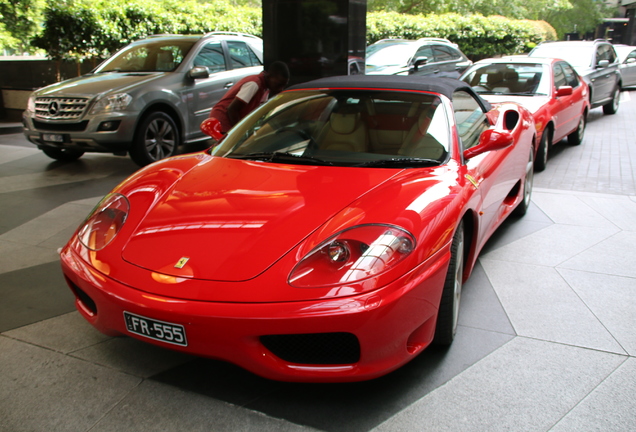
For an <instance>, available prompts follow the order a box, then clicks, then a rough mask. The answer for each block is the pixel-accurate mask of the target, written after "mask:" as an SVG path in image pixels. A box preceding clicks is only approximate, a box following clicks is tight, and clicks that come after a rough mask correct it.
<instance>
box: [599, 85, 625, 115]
mask: <svg viewBox="0 0 636 432" xmlns="http://www.w3.org/2000/svg"><path fill="white" fill-rule="evenodd" d="M620 100H621V86H620V85H618V84H616V87H615V88H614V95H613V96H612V100H611V101H610V102H609V103H607V104H605V105H603V113H604V114H616V111H618V105H619V103H620Z"/></svg>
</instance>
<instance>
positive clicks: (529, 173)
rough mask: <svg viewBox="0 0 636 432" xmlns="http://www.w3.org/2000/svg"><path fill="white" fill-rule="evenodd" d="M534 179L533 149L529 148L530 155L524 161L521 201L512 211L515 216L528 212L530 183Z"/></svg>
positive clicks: (530, 194) (530, 192) (530, 193)
mask: <svg viewBox="0 0 636 432" xmlns="http://www.w3.org/2000/svg"><path fill="white" fill-rule="evenodd" d="M533 181H534V149H532V148H531V149H530V157H529V158H528V163H526V176H525V180H524V182H523V195H522V198H521V202H520V203H519V205H517V207H516V208H515V209H514V210H513V211H512V214H513V215H515V216H523V215H525V214H526V213H527V212H528V207H530V198H531V197H532V183H533Z"/></svg>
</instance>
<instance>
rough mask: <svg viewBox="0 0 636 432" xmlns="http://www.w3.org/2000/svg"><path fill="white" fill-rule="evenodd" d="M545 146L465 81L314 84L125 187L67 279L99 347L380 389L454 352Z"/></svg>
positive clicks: (511, 110)
mask: <svg viewBox="0 0 636 432" xmlns="http://www.w3.org/2000/svg"><path fill="white" fill-rule="evenodd" d="M535 139H536V136H535V128H534V123H533V121H532V115H531V114H530V112H528V111H527V110H526V109H524V108H522V107H521V106H519V105H516V104H511V103H509V104H502V105H499V106H497V107H495V108H493V107H492V106H491V105H490V104H489V103H488V102H486V101H484V100H483V99H481V98H480V97H479V96H478V95H476V94H475V93H474V92H473V91H472V90H471V89H470V87H469V86H467V85H466V84H465V83H463V82H461V81H458V80H452V79H428V80H426V81H423V80H422V79H421V78H418V77H416V78H413V77H400V76H374V77H370V76H367V77H364V76H357V77H354V76H352V77H338V78H331V79H323V80H320V81H314V82H310V83H306V84H304V85H299V86H296V87H293V88H291V89H289V90H287V91H285V92H283V93H281V94H279V95H277V96H276V97H275V98H273V99H272V100H270V101H269V102H268V103H266V104H265V105H263V106H262V107H261V108H259V109H257V110H256V111H255V112H253V113H252V114H251V115H249V116H248V117H247V118H245V119H244V120H243V121H242V122H241V123H239V124H238V125H237V126H236V127H235V128H234V129H233V130H232V131H230V133H229V134H228V135H227V136H226V137H225V139H224V140H223V141H222V142H221V144H220V145H218V146H217V147H215V148H213V149H211V150H209V151H206V152H201V153H196V154H189V155H182V156H177V157H173V158H170V159H166V160H163V161H159V162H157V163H155V164H152V165H150V166H148V167H146V168H143V169H142V170H140V171H138V172H137V173H135V174H134V175H133V176H131V177H130V178H129V179H127V180H126V181H124V182H123V183H122V184H120V185H119V186H117V188H115V189H114V190H113V191H112V193H110V194H109V195H107V196H106V197H105V198H104V200H103V201H101V203H100V204H99V205H98V206H97V207H96V208H95V210H94V211H93V212H92V213H91V215H90V216H89V217H88V218H87V219H86V221H85V222H84V223H83V224H82V225H81V226H80V227H79V229H78V230H77V232H76V233H75V235H74V236H73V237H72V238H71V240H70V241H69V243H68V244H67V245H66V246H65V247H64V248H63V250H62V251H61V262H62V268H63V271H64V274H65V276H66V279H67V282H68V284H69V286H70V288H71V290H72V291H73V293H74V294H75V296H76V306H77V309H78V310H79V311H80V313H81V314H82V315H83V316H84V318H86V320H88V321H89V322H90V323H91V324H92V325H94V326H95V327H96V328H97V329H99V330H101V331H102V332H104V333H106V334H109V335H122V334H123V335H128V336H131V337H135V338H138V339H140V340H144V341H147V342H149V343H153V344H156V345H159V346H162V347H165V348H172V349H175V350H179V351H183V352H187V353H191V354H194V355H199V356H205V357H210V358H216V359H222V360H226V361H229V362H232V363H235V364H237V365H240V366H242V367H243V368H245V369H248V370H250V371H252V372H254V373H256V374H259V375H261V376H264V377H267V378H271V379H276V380H286V381H314V382H318V381H322V382H329V381H359V380H365V379H371V378H375V377H378V376H381V375H383V374H386V373H388V372H390V371H392V370H394V369H396V368H398V367H399V366H401V365H403V364H404V363H406V362H408V361H409V360H411V359H412V358H413V357H415V356H416V355H417V354H419V353H420V352H421V351H422V350H423V349H424V348H426V347H427V346H428V345H429V344H430V343H431V342H437V343H440V344H450V343H451V342H452V340H453V338H454V336H455V332H456V331H457V317H458V311H459V301H460V296H461V288H462V283H463V282H464V280H465V279H466V278H467V277H468V276H469V274H470V272H471V270H472V268H473V265H474V263H475V260H476V259H477V255H478V253H479V251H480V249H481V248H482V246H483V245H484V243H485V242H486V240H487V239H488V238H489V236H490V235H491V234H492V233H493V231H494V230H495V229H496V228H497V226H499V225H500V224H501V222H502V221H503V220H504V219H505V218H506V217H507V216H509V215H510V214H512V213H517V214H519V215H522V214H524V213H525V212H526V209H527V208H528V205H529V202H530V194H531V190H532V178H533V169H532V167H533V162H534V149H533V143H534V141H535Z"/></svg>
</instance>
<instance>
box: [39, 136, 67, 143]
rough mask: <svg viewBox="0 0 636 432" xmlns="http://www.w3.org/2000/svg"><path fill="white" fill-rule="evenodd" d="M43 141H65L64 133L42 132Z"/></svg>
mask: <svg viewBox="0 0 636 432" xmlns="http://www.w3.org/2000/svg"><path fill="white" fill-rule="evenodd" d="M42 141H47V142H54V143H63V142H64V135H60V134H42Z"/></svg>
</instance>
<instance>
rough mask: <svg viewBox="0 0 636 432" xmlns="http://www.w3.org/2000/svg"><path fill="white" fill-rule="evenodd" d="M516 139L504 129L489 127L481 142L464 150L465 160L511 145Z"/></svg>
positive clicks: (483, 133) (481, 137)
mask: <svg viewBox="0 0 636 432" xmlns="http://www.w3.org/2000/svg"><path fill="white" fill-rule="evenodd" d="M514 141H515V139H514V137H513V136H512V134H511V133H510V132H508V131H504V130H494V129H488V130H485V131H484V132H482V134H481V136H480V137H479V144H477V145H476V146H475V147H471V148H469V149H466V150H464V160H468V159H472V158H474V157H475V156H478V155H480V154H482V153H486V152H489V151H493V150H501V149H505V148H506V147H509V146H511V145H512V144H513V143H514Z"/></svg>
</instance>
